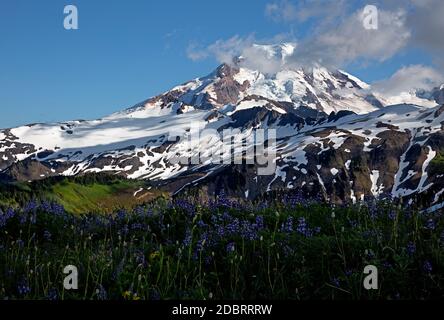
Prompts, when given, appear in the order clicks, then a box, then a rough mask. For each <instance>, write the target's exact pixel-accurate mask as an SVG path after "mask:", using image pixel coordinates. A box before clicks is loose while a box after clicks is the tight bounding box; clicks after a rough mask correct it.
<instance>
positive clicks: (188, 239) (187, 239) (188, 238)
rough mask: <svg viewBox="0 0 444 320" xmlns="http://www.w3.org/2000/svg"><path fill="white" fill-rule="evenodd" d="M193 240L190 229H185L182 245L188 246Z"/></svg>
mask: <svg viewBox="0 0 444 320" xmlns="http://www.w3.org/2000/svg"><path fill="white" fill-rule="evenodd" d="M192 241H193V237H192V233H191V230H190V229H187V231H186V232H185V238H184V239H183V242H182V244H183V246H184V247H189V246H190V245H191V242H192Z"/></svg>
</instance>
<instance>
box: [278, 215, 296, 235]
mask: <svg viewBox="0 0 444 320" xmlns="http://www.w3.org/2000/svg"><path fill="white" fill-rule="evenodd" d="M281 232H286V233H292V232H293V217H291V216H290V217H288V218H287V220H286V221H285V222H284V223H282V225H281Z"/></svg>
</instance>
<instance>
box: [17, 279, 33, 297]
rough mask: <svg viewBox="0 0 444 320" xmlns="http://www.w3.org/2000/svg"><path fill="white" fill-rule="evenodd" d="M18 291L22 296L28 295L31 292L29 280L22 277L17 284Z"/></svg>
mask: <svg viewBox="0 0 444 320" xmlns="http://www.w3.org/2000/svg"><path fill="white" fill-rule="evenodd" d="M17 292H18V294H19V295H21V296H26V295H27V294H29V293H30V292H31V288H30V287H29V285H28V282H27V281H26V280H25V279H22V280H21V281H20V282H19V283H18V284H17Z"/></svg>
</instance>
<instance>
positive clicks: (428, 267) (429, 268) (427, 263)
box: [422, 260, 433, 274]
mask: <svg viewBox="0 0 444 320" xmlns="http://www.w3.org/2000/svg"><path fill="white" fill-rule="evenodd" d="M422 269H423V270H424V272H425V273H427V274H431V273H432V271H433V267H432V264H431V263H430V261H428V260H427V261H425V262H424V264H423V265H422Z"/></svg>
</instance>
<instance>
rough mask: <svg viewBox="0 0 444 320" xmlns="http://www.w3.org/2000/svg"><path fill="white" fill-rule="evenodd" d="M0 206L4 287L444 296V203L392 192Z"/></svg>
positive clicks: (260, 295)
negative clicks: (69, 279) (399, 198)
mask: <svg viewBox="0 0 444 320" xmlns="http://www.w3.org/2000/svg"><path fill="white" fill-rule="evenodd" d="M88 190H89V189H82V190H81V192H88ZM102 192H103V189H101V188H97V189H95V190H94V192H93V193H94V195H95V196H97V197H100V196H101V195H102V194H103V193H102ZM73 197H74V198H75V200H76V201H77V200H78V199H81V197H80V196H78V195H77V194H74V195H73ZM0 217H3V218H2V219H3V220H0V298H2V299H112V300H123V299H134V300H138V299H147V300H150V299H151V300H152V299H185V300H186V299H295V300H299V299H300V300H306V299H328V300H336V299H340V300H342V299H354V300H356V299H384V300H387V299H388V300H392V299H430V298H442V297H443V296H444V291H443V290H444V273H443V271H444V251H443V249H444V243H443V241H444V238H443V236H442V235H443V227H444V226H443V222H442V217H441V214H440V213H435V214H433V215H424V214H420V213H419V212H418V211H416V210H414V209H413V208H409V207H406V208H402V207H400V206H395V205H394V204H392V203H387V202H379V203H369V204H365V203H364V204H360V205H351V206H346V207H334V206H331V205H328V204H321V203H314V202H309V201H305V200H304V201H303V202H298V203H293V204H289V203H280V202H279V203H278V202H276V203H269V204H261V203H255V204H251V203H249V204H245V203H244V204H238V203H233V202H230V201H227V200H224V201H218V202H217V203H207V204H203V203H190V202H187V201H183V200H177V201H174V202H167V201H164V200H159V201H156V202H154V203H152V204H149V205H146V206H144V207H138V208H136V209H135V210H133V211H123V210H120V211H117V212H114V213H112V214H108V215H100V214H84V215H78V214H76V215H73V214H70V213H66V212H64V211H63V210H61V208H60V207H58V206H56V205H49V204H44V205H37V206H31V207H30V206H27V207H23V209H22V210H16V211H14V212H12V211H9V212H3V213H2V214H1V215H0ZM69 264H70V265H75V266H76V267H77V268H78V270H79V289H78V290H73V291H67V290H65V289H64V287H63V285H62V283H63V278H64V277H65V275H64V274H63V268H64V267H65V266H66V265H69ZM366 265H374V266H376V267H377V268H378V272H379V287H378V289H377V290H366V289H365V288H364V287H363V279H364V277H365V275H364V274H363V270H364V267H365V266H366Z"/></svg>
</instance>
